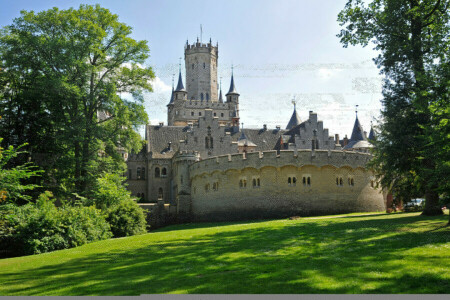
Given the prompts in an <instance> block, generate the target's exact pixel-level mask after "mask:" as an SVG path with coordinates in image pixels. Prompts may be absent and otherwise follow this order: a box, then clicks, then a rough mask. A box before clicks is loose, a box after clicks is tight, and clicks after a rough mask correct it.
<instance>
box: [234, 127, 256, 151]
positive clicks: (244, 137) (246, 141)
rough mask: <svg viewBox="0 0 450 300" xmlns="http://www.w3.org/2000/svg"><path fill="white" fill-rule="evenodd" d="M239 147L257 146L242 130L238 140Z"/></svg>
mask: <svg viewBox="0 0 450 300" xmlns="http://www.w3.org/2000/svg"><path fill="white" fill-rule="evenodd" d="M238 146H247V147H256V144H255V143H253V142H252V141H250V140H249V139H248V137H247V135H245V133H244V130H243V129H242V133H241V136H240V137H239V139H238Z"/></svg>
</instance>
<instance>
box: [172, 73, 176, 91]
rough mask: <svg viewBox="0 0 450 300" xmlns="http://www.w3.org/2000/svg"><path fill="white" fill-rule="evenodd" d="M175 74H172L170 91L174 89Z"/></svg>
mask: <svg viewBox="0 0 450 300" xmlns="http://www.w3.org/2000/svg"><path fill="white" fill-rule="evenodd" d="M174 82H175V74H172V90H173V89H174Z"/></svg>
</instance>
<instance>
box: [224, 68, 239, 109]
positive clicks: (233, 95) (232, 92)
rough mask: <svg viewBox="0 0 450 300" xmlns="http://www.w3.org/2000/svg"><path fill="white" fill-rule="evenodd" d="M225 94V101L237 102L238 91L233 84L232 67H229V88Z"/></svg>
mask: <svg viewBox="0 0 450 300" xmlns="http://www.w3.org/2000/svg"><path fill="white" fill-rule="evenodd" d="M225 96H226V97H227V102H233V103H239V93H238V92H237V91H236V87H235V85H234V76H233V69H231V83H230V89H229V90H228V93H227V94H226V95H225Z"/></svg>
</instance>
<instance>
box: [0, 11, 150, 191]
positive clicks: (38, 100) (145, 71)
mask: <svg viewBox="0 0 450 300" xmlns="http://www.w3.org/2000/svg"><path fill="white" fill-rule="evenodd" d="M131 32H132V30H131V27H129V26H127V25H125V24H124V23H121V22H119V21H118V16H117V15H114V14H111V13H110V12H109V10H107V9H104V8H102V7H100V6H99V5H96V6H90V5H81V6H80V7H79V9H73V8H70V9H68V10H59V9H57V8H53V9H50V10H47V11H43V12H39V13H34V12H33V11H22V12H21V16H20V17H19V18H16V19H14V21H13V24H12V25H9V26H6V27H4V28H3V30H2V31H1V32H0V93H2V94H3V99H2V100H0V109H1V110H2V112H3V116H4V118H3V120H2V122H1V124H0V125H1V126H0V128H3V129H0V134H4V137H5V140H6V142H7V143H8V144H16V143H18V142H19V140H21V141H22V142H23V141H24V140H25V141H27V142H28V143H29V150H30V152H31V153H32V155H33V157H39V154H41V159H40V160H39V162H40V163H42V165H43V166H44V167H45V169H46V174H47V177H48V178H47V180H48V183H49V184H52V183H53V184H55V185H59V186H61V185H63V186H65V188H66V189H67V190H68V191H70V192H73V191H76V192H78V193H81V194H83V193H85V192H86V191H87V190H88V189H89V184H90V182H95V180H93V177H96V174H97V173H98V172H100V171H107V172H123V171H124V162H123V158H122V157H121V155H120V154H119V151H118V150H122V151H131V150H134V151H139V150H140V148H141V147H142V145H143V142H142V139H141V138H140V136H139V134H138V133H137V132H136V128H137V126H140V125H144V124H146V123H147V120H148V118H147V114H146V113H145V110H144V107H143V93H144V92H145V91H151V85H150V80H151V79H153V78H154V73H153V71H152V69H151V68H150V67H144V66H143V64H144V62H145V60H146V59H147V58H148V53H149V49H148V46H147V43H146V41H136V40H134V39H132V38H131V37H130V35H131ZM122 93H127V94H130V95H131V96H132V100H126V99H124V98H121V97H120V96H119V95H120V94H122ZM105 157H109V158H113V161H114V162H115V163H107V164H105V163H102V162H101V161H102V160H103V161H104V159H105ZM98 168H107V169H106V170H105V169H102V170H100V171H99V170H98ZM108 168H109V169H108Z"/></svg>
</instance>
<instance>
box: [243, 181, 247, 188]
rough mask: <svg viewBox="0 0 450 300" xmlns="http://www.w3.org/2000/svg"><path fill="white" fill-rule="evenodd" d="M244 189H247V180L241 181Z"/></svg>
mask: <svg viewBox="0 0 450 300" xmlns="http://www.w3.org/2000/svg"><path fill="white" fill-rule="evenodd" d="M243 184H244V187H247V180H245V179H244V180H243Z"/></svg>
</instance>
